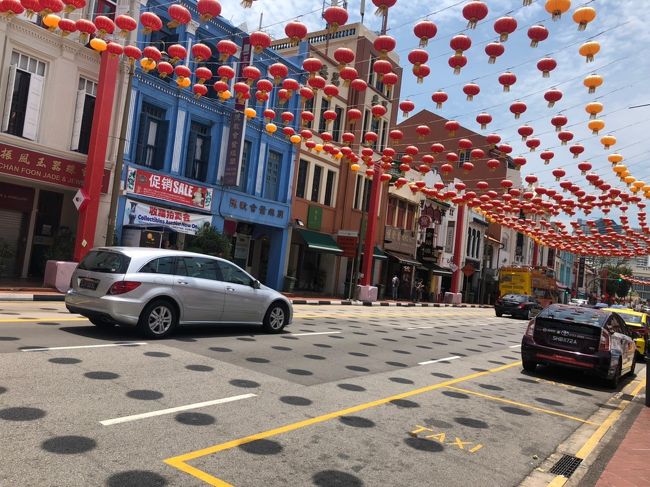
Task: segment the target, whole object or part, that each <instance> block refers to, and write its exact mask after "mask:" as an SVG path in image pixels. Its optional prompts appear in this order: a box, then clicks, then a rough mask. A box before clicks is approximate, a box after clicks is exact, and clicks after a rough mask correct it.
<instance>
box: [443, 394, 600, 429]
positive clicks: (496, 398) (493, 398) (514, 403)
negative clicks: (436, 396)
mask: <svg viewBox="0 0 650 487" xmlns="http://www.w3.org/2000/svg"><path fill="white" fill-rule="evenodd" d="M447 389H452V390H454V391H458V392H463V393H465V394H472V395H474V396H478V397H482V398H484V399H489V400H491V401H497V402H502V403H505V404H510V405H512V406H519V407H522V408H526V409H532V410H534V411H539V412H540V413H546V414H551V415H553V416H559V417H561V418H566V419H572V420H574V421H579V422H580V423H586V424H596V423H592V422H591V421H587V420H586V419H582V418H577V417H575V416H571V415H569V414H564V413H559V412H557V411H553V410H552V409H546V408H540V407H538V406H535V405H534V404H527V403H524V402H517V401H511V400H509V399H505V398H503V397H499V396H491V395H490V394H483V393H482V392H476V391H470V390H469V389H462V388H460V387H450V386H448V387H447Z"/></svg>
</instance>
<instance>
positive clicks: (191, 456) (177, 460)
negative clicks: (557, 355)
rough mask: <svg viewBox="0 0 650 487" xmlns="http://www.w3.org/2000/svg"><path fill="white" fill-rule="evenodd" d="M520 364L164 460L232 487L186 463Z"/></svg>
mask: <svg viewBox="0 0 650 487" xmlns="http://www.w3.org/2000/svg"><path fill="white" fill-rule="evenodd" d="M519 365H521V362H520V361H518V362H513V363H510V364H506V365H502V366H500V367H496V368H494V369H490V370H487V371H485V372H475V373H473V374H469V375H466V376H463V377H458V378H457V379H451V380H448V381H445V382H440V383H438V384H433V385H430V386H426V387H421V388H419V389H414V390H411V391H407V392H402V393H400V394H395V395H393V396H390V397H385V398H383V399H377V400H376V401H371V402H367V403H364V404H359V405H357V406H352V407H349V408H346V409H341V410H339V411H334V412H331V413H328V414H323V415H321V416H316V417H314V418H309V419H306V420H303V421H298V422H296V423H291V424H288V425H285V426H281V427H279V428H274V429H271V430H267V431H264V432H262V433H256V434H254V435H249V436H245V437H243V438H238V439H236V440H231V441H227V442H225V443H220V444H218V445H213V446H210V447H208V448H203V449H201V450H196V451H193V452H189V453H185V454H183V455H178V456H175V457H171V458H167V459H166V460H165V463H166V464H167V465H170V466H172V467H174V468H177V469H178V470H181V471H182V472H185V473H187V474H189V475H192V476H194V477H195V478H197V479H200V480H202V481H204V482H205V483H207V484H209V485H212V486H216V487H232V485H231V484H229V483H228V482H225V481H223V480H221V479H219V478H217V477H214V476H213V475H210V474H208V473H206V472H204V471H202V470H199V469H198V468H195V467H192V466H191V465H188V464H187V463H186V462H188V461H191V460H196V459H197V458H201V457H204V456H207V455H212V454H214V453H218V452H221V451H224V450H229V449H231V448H234V447H236V446H240V445H245V444H246V443H251V442H253V441H256V440H261V439H264V438H270V437H272V436H276V435H280V434H283V433H287V432H290V431H295V430H297V429H301V428H304V427H306V426H311V425H313V424H318V423H322V422H324V421H329V420H330V419H334V418H338V417H341V416H345V415H348V414H352V413H356V412H359V411H363V410H365V409H370V408H373V407H376V406H381V405H383V404H387V403H389V402H391V401H395V400H396V399H404V398H407V397H412V396H416V395H418V394H422V393H425V392H429V391H434V390H436V389H441V388H443V387H448V386H451V385H453V384H458V383H459V382H465V381H468V380H472V379H476V378H478V377H483V376H486V375H490V374H494V373H497V372H501V371H503V370H506V369H510V368H512V367H517V366H519Z"/></svg>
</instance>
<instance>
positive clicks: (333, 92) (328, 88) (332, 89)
mask: <svg viewBox="0 0 650 487" xmlns="http://www.w3.org/2000/svg"><path fill="white" fill-rule="evenodd" d="M323 93H324V94H325V96H326V97H327V99H328V100H331V99H332V97H334V96H338V95H339V89H338V88H337V87H336V86H334V85H325V87H324V88H323Z"/></svg>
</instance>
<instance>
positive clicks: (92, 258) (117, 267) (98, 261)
mask: <svg viewBox="0 0 650 487" xmlns="http://www.w3.org/2000/svg"><path fill="white" fill-rule="evenodd" d="M130 261H131V259H130V258H129V257H127V256H126V255H124V254H118V253H117V252H109V251H106V250H92V251H90V252H89V253H88V255H86V257H84V258H83V260H82V261H81V262H80V263H79V266H78V267H77V268H78V269H81V270H84V271H91V272H103V273H105V274H125V273H126V270H127V269H128V267H129V262H130Z"/></svg>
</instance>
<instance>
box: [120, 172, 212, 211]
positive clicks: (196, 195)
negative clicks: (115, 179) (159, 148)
mask: <svg viewBox="0 0 650 487" xmlns="http://www.w3.org/2000/svg"><path fill="white" fill-rule="evenodd" d="M126 191H127V192H129V193H134V194H139V195H142V196H148V197H149V198H155V199H159V200H162V201H168V202H170V203H177V204H180V205H185V206H191V207H192V208H199V209H201V210H207V211H209V210H210V207H211V206H212V188H206V187H205V186H197V185H195V184H192V183H189V182H187V181H182V180H180V179H176V178H173V177H171V176H167V175H165V174H157V173H153V172H149V171H144V170H142V169H135V168H129V171H128V173H127V177H126Z"/></svg>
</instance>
